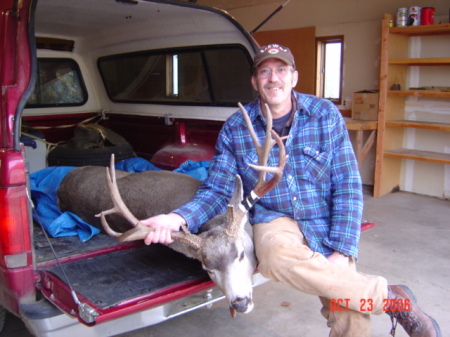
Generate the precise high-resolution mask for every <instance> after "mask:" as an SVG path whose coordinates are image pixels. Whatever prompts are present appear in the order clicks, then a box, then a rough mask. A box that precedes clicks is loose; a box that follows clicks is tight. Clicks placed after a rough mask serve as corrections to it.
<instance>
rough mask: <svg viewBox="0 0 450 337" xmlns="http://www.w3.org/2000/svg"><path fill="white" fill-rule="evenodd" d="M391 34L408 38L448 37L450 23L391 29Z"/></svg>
mask: <svg viewBox="0 0 450 337" xmlns="http://www.w3.org/2000/svg"><path fill="white" fill-rule="evenodd" d="M389 33H390V34H397V35H406V36H424V35H447V34H450V23H446V24H441V25H427V26H409V27H392V28H390V29H389Z"/></svg>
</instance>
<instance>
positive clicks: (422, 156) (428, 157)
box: [384, 149, 450, 164]
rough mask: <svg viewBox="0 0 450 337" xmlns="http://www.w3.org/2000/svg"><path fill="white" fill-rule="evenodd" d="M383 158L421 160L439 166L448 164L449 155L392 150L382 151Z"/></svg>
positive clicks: (449, 160)
mask: <svg viewBox="0 0 450 337" xmlns="http://www.w3.org/2000/svg"><path fill="white" fill-rule="evenodd" d="M384 156H385V157H391V158H400V159H412V160H421V161H427V162H433V163H440V164H450V153H440V152H432V151H421V150H411V149H393V150H386V151H384Z"/></svg>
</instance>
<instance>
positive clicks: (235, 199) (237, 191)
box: [228, 174, 244, 207]
mask: <svg viewBox="0 0 450 337" xmlns="http://www.w3.org/2000/svg"><path fill="white" fill-rule="evenodd" d="M243 198H244V192H243V188H242V179H241V177H240V176H239V174H236V184H235V187H234V192H233V196H232V197H231V199H230V202H229V203H228V204H229V205H233V206H235V207H237V206H238V205H239V203H240V202H241V201H242V199H243Z"/></svg>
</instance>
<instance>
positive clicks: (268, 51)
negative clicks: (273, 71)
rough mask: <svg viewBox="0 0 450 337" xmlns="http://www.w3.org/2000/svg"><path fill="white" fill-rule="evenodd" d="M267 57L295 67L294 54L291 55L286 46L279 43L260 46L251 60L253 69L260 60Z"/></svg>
mask: <svg viewBox="0 0 450 337" xmlns="http://www.w3.org/2000/svg"><path fill="white" fill-rule="evenodd" d="M269 58H276V59H279V60H281V61H283V62H285V63H286V64H288V65H290V66H292V67H293V68H295V61H294V55H292V52H291V50H290V49H289V48H288V47H284V46H281V45H279V44H269V45H267V46H263V47H261V48H260V49H259V51H258V52H257V53H256V55H255V58H254V60H253V69H255V68H256V67H257V66H258V65H259V64H260V63H261V62H262V61H264V60H267V59H269Z"/></svg>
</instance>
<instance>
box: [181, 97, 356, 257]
mask: <svg viewBox="0 0 450 337" xmlns="http://www.w3.org/2000/svg"><path fill="white" fill-rule="evenodd" d="M293 98H294V99H295V101H296V110H295V111H294V112H293V113H294V116H293V120H292V125H291V129H290V132H289V135H290V137H289V138H288V139H287V140H286V142H285V147H286V154H287V155H288V158H287V161H286V166H285V168H284V174H283V177H282V179H281V180H280V182H279V183H278V185H277V186H276V187H275V188H274V189H273V190H271V191H270V192H269V193H267V194H266V195H265V196H264V197H262V198H261V199H260V200H259V201H258V203H257V204H256V205H255V206H253V208H252V209H251V211H250V222H251V223H252V224H256V223H261V222H269V221H271V220H273V219H276V218H278V217H280V216H288V217H291V218H293V219H295V220H296V221H297V222H298V226H299V228H300V230H301V231H302V233H303V235H304V236H305V238H306V240H307V241H308V244H309V246H310V248H311V249H312V250H313V251H315V252H319V253H321V254H323V255H325V256H328V255H330V254H331V253H333V252H334V251H338V252H341V253H342V254H345V255H349V256H354V257H355V258H356V257H357V255H358V243H359V238H360V226H361V216H362V208H363V197H362V188H361V178H360V175H359V170H358V164H357V161H356V159H355V155H354V152H353V148H352V144H351V143H350V139H349V136H348V132H347V129H346V126H345V122H344V120H343V118H342V116H341V114H340V112H339V111H338V110H337V109H336V107H335V106H334V104H333V103H331V102H330V101H328V100H326V99H322V98H318V97H316V96H312V95H306V94H300V93H297V92H295V91H294V92H293ZM294 106H295V105H294ZM245 108H246V109H247V111H248V113H249V116H250V119H251V121H252V124H253V126H254V128H255V132H256V134H257V135H258V137H259V138H260V140H261V143H262V141H263V139H264V137H265V128H266V121H265V119H264V117H263V115H262V112H261V108H260V100H259V98H258V99H256V100H255V101H254V102H252V103H250V104H248V105H247V106H246V107H245ZM278 154H279V148H278V146H276V145H275V146H274V148H273V149H272V152H271V154H270V157H269V162H268V165H270V166H276V165H277V163H278ZM247 163H254V164H255V163H257V154H256V151H255V148H254V146H253V143H252V140H251V137H250V135H249V133H248V131H247V127H246V125H245V121H244V119H243V117H242V112H241V111H237V112H236V113H235V114H233V115H232V116H231V117H230V118H229V119H228V120H227V121H226V122H225V124H224V126H223V128H222V130H221V132H220V135H219V138H218V141H217V144H216V154H215V156H214V158H213V159H212V161H211V166H210V169H209V174H208V178H207V179H206V180H205V181H204V182H203V183H202V185H201V186H200V189H199V191H198V193H197V194H196V196H195V197H194V199H193V200H192V201H191V202H189V203H188V204H186V205H184V206H182V207H181V208H179V209H177V210H175V211H174V212H175V213H178V214H180V215H181V216H183V217H184V218H185V219H186V221H187V224H188V228H189V230H190V231H191V232H194V233H195V232H196V231H197V230H198V228H199V227H200V226H201V225H202V224H203V223H205V222H206V221H208V220H209V219H210V218H212V217H214V216H215V215H216V214H219V213H222V212H224V211H225V209H226V206H227V204H228V201H229V199H230V197H231V195H232V194H233V190H234V186H235V175H236V174H239V175H240V176H241V178H242V181H243V185H244V193H245V195H247V194H249V193H250V191H251V189H252V188H253V187H254V186H255V185H256V182H257V179H258V172H257V171H255V170H254V169H252V168H250V167H249V166H248V165H247ZM270 176H271V174H270V173H268V176H267V179H269V178H270Z"/></svg>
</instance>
